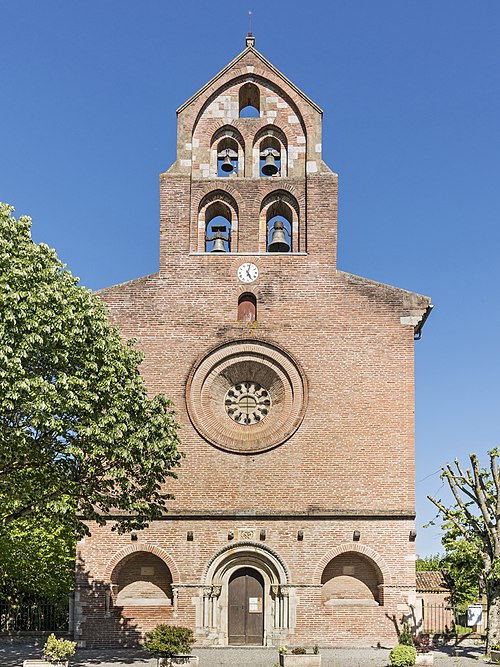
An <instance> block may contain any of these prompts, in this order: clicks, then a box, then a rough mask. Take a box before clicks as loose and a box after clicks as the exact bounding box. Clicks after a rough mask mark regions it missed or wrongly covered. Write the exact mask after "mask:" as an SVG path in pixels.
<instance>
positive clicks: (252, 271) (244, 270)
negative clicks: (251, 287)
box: [237, 262, 259, 283]
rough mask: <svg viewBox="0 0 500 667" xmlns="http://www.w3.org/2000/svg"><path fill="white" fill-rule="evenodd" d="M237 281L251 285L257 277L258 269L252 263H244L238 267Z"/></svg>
mask: <svg viewBox="0 0 500 667" xmlns="http://www.w3.org/2000/svg"><path fill="white" fill-rule="evenodd" d="M237 275H238V280H241V282H242V283H253V281H254V280H257V278H258V277H259V269H258V268H257V267H256V266H255V264H252V262H245V263H244V264H242V265H241V266H240V267H238V274H237Z"/></svg>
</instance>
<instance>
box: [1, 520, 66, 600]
mask: <svg viewBox="0 0 500 667" xmlns="http://www.w3.org/2000/svg"><path fill="white" fill-rule="evenodd" d="M74 583H75V531H74V522H73V521H62V520H56V519H55V518H54V517H50V518H49V517H47V516H44V515H42V516H35V517H31V516H29V517H28V516H25V517H21V518H20V519H17V520H16V521H12V522H11V523H10V524H9V525H8V526H7V527H6V528H5V530H4V531H3V532H2V533H1V534H0V598H2V599H4V600H6V599H7V600H14V601H18V600H22V599H24V598H27V597H29V598H38V599H44V600H63V599H65V598H67V596H68V594H69V593H70V591H72V590H73V588H74Z"/></svg>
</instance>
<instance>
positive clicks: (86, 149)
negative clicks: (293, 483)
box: [0, 0, 500, 554]
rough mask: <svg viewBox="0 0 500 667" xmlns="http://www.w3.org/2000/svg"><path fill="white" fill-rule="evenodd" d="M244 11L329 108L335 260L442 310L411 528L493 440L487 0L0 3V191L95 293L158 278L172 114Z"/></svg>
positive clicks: (499, 165) (497, 394) (498, 74)
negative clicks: (445, 481) (453, 464)
mask: <svg viewBox="0 0 500 667" xmlns="http://www.w3.org/2000/svg"><path fill="white" fill-rule="evenodd" d="M249 9H252V10H253V32H254V34H255V36H256V40H257V41H256V47H257V48H258V49H259V50H260V51H261V53H262V54H263V55H264V56H265V57H266V58H268V59H269V60H270V61H271V62H272V63H273V64H274V65H275V66H276V67H278V68H279V69H280V70H281V71H282V72H283V73H284V74H285V75H286V76H288V77H289V78H290V79H291V80H292V81H293V82H294V83H295V84H296V85H298V86H299V87H300V88H301V89H302V90H303V91H304V92H305V93H306V94H307V95H309V97H311V98H312V99H313V100H314V101H315V102H316V103H317V104H319V106H321V107H322V108H323V110H324V121H323V132H324V141H323V157H324V159H325V161H326V162H327V163H328V164H329V166H330V167H331V168H332V169H334V170H335V171H337V172H338V173H339V175H340V220H339V258H338V264H339V268H341V269H343V270H345V271H349V272H352V273H356V274H360V275H363V276H366V277H368V278H372V279H374V280H379V281H382V282H386V283H389V284H392V285H397V286H399V287H403V288H405V289H408V290H413V291H416V292H420V293H423V294H428V295H430V296H432V299H433V303H434V304H435V309H434V312H433V314H432V315H431V317H430V319H429V320H428V322H427V325H426V327H425V329H424V335H423V338H422V340H421V341H420V342H418V343H416V446H417V486H416V488H417V499H418V503H417V509H418V513H419V517H418V523H419V525H421V524H422V523H426V522H427V521H428V520H429V518H431V517H432V516H433V514H434V513H433V510H432V507H431V505H430V504H429V503H428V501H427V500H425V496H426V494H427V493H436V494H438V495H440V494H442V490H440V488H441V482H440V480H439V476H438V475H437V474H435V473H436V471H438V470H439V467H440V465H442V464H444V463H445V462H446V461H448V460H452V459H453V458H454V457H455V456H459V457H461V458H462V459H465V457H466V455H467V454H468V453H469V452H471V451H475V452H477V453H478V454H479V455H483V456H484V454H485V452H486V451H487V450H488V449H489V448H492V447H493V446H495V445H497V444H499V442H500V428H499V426H500V424H499V422H500V389H499V377H498V376H499V363H498V359H499V354H498V344H497V340H496V339H497V335H498V332H499V331H500V308H499V298H498V285H499V277H500V275H499V274H500V271H499V260H498V254H499V247H500V219H499V204H498V195H499V182H500V47H499V44H500V42H499V35H500V3H499V2H498V0H481V2H471V1H470V0H419V1H418V2H417V1H413V0H412V1H410V0H379V1H378V2H375V1H374V0H349V1H348V2H347V1H346V0H329V1H327V0H318V1H315V2H314V1H313V2H307V3H306V2H299V1H298V0H288V1H285V0H273V2H264V1H263V0H248V2H241V1H240V0H235V1H233V2H229V3H226V2H202V1H201V0H184V2H182V3H176V2H169V1H168V0H162V1H160V0H143V1H142V2H138V1H137V0H136V1H135V2H133V1H132V0H120V1H118V0H99V1H97V0H87V1H86V2H76V1H72V2H68V0H44V1H43V2H40V1H39V0H16V1H15V2H13V1H11V2H7V1H6V0H0V23H1V25H2V39H1V41H0V83H1V90H2V104H1V106H0V138H1V144H0V145H1V147H2V153H1V160H0V200H2V201H6V202H9V203H11V204H13V205H14V206H15V207H16V211H17V214H22V213H27V214H29V215H31V216H32V217H33V221H34V225H33V236H34V238H35V240H37V241H42V240H43V241H45V242H47V243H49V244H50V245H52V246H54V247H55V248H56V249H57V252H58V254H59V256H60V257H61V258H62V259H63V261H65V262H66V263H67V264H68V266H69V268H70V269H71V270H72V272H73V273H74V274H75V275H78V276H79V277H80V278H81V280H82V282H83V284H85V285H87V286H88V287H91V288H93V289H97V288H100V287H104V286H106V285H110V284H115V283H119V282H122V281H125V280H128V279H131V278H135V277H138V276H141V275H145V274H148V273H152V272H154V271H156V270H157V267H158V174H159V173H161V172H163V171H165V170H166V169H167V168H168V167H169V166H170V164H171V163H172V162H173V161H174V159H175V133H176V120H175V109H176V108H177V107H178V106H180V105H181V104H182V103H183V102H184V101H185V100H186V99H188V98H189V97H190V96H191V95H192V94H193V93H194V92H195V91H196V90H197V89H198V88H200V87H201V86H202V85H203V84H204V83H205V82H206V81H207V80H209V79H210V78H211V77H212V76H213V75H214V74H215V73H217V72H218V71H219V70H220V69H221V68H222V67H224V66H225V65H226V64H227V63H228V62H229V61H230V60H232V59H233V58H234V57H235V56H236V55H237V54H238V53H239V52H240V51H241V50H242V49H243V47H244V36H245V34H246V31H247V30H248V17H247V12H248V10H249ZM394 483H395V484H397V483H398V480H397V479H395V480H394ZM417 548H418V551H419V553H420V554H426V553H433V552H436V551H438V550H439V548H440V543H439V530H438V529H436V528H434V529H433V528H431V529H426V530H423V529H421V528H419V535H418V542H417Z"/></svg>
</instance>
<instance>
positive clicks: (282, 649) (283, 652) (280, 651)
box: [278, 646, 288, 655]
mask: <svg viewBox="0 0 500 667" xmlns="http://www.w3.org/2000/svg"><path fill="white" fill-rule="evenodd" d="M278 653H279V654H280V655H285V653H288V649H287V647H286V646H280V647H279V649H278Z"/></svg>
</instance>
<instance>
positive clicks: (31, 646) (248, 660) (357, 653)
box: [0, 640, 486, 667]
mask: <svg viewBox="0 0 500 667" xmlns="http://www.w3.org/2000/svg"><path fill="white" fill-rule="evenodd" d="M43 643H44V642H43V641H40V642H39V643H36V642H31V643H27V642H23V643H21V642H19V641H16V642H9V641H8V640H0V665H1V666H2V667H22V664H23V660H24V659H27V658H40V657H41V649H42V646H43ZM193 653H195V654H196V655H198V656H200V667H236V666H237V667H275V666H276V664H277V662H278V654H277V651H276V649H275V648H253V647H249V648H196V647H195V649H194V650H193ZM320 653H321V656H322V660H321V663H322V667H386V665H388V664H389V649H387V648H323V649H320ZM483 653H484V647H482V646H474V645H468V646H465V645H461V646H458V647H455V646H445V647H442V648H440V649H439V650H437V651H435V652H434V666H435V667H467V666H468V667H472V666H473V665H474V663H476V664H477V663H478V661H479V665H485V664H486V661H485V660H484V659H483ZM96 665H99V667H127V666H128V665H135V667H156V660H154V659H151V658H149V657H148V656H147V655H146V654H145V653H144V652H143V651H141V650H139V649H114V650H113V649H103V650H91V649H78V650H77V652H76V655H75V656H74V657H73V658H72V659H71V661H70V667H95V666H96ZM479 665H478V667H479Z"/></svg>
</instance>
